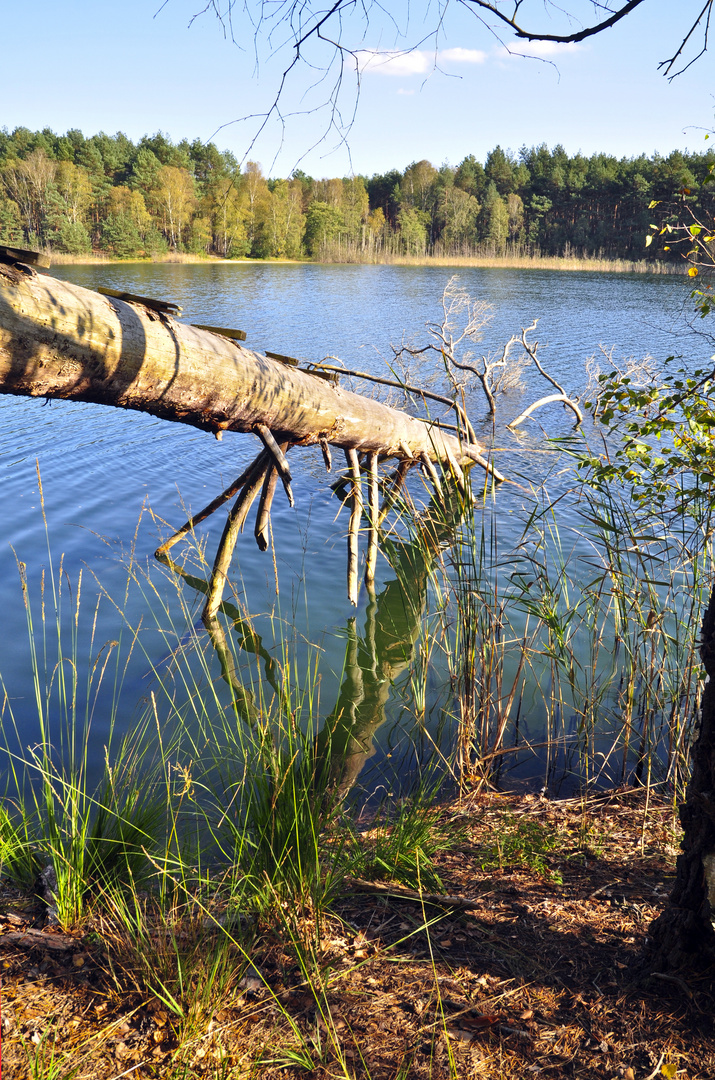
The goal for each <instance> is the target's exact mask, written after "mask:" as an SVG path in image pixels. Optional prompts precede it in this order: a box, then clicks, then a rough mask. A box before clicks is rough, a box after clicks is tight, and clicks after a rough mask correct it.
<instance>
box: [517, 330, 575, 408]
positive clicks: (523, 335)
mask: <svg viewBox="0 0 715 1080" xmlns="http://www.w3.org/2000/svg"><path fill="white" fill-rule="evenodd" d="M538 321H539V320H538V319H534V321H533V323H532V324H531V326H527V327H526V329H523V328H522V331H521V343H522V345H523V346H524V349H525V351H526V352H527V353H528V354H529V356H530V357H531V359H532V360H533V361H534V364H535V365H536V367H537V368H538V370H539V371H540V372H541V374H542V375H543V376H544V378H545V379H546V380H548V382H550V383H551V385H552V386H555V387H556V389H557V390H558V391H559V393H560V394H563V395H564V397H568V394H567V393H566V391H565V390H564V388H563V386H562V385H561V383H557V382H556V379H554V378H553V377H552V376H551V375H549V373H548V371H544V369H543V368H542V366H541V364H540V363H539V359H538V357H537V355H536V353H537V351H538V348H539V343H538V341H535V342H534V344H533V345H529V343H528V341H527V340H526V335H527V334H528V333H530V332H531V331H532V330H536V324H537V322H538Z"/></svg>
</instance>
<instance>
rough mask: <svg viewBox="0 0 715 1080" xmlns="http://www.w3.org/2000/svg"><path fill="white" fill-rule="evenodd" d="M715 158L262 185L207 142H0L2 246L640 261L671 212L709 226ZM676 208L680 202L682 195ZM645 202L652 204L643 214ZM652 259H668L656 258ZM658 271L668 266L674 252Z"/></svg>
mask: <svg viewBox="0 0 715 1080" xmlns="http://www.w3.org/2000/svg"><path fill="white" fill-rule="evenodd" d="M713 164H715V151H713V150H709V151H707V152H706V153H701V154H690V153H681V152H679V151H674V152H673V153H671V154H669V155H668V156H667V157H662V156H660V155H658V154H654V155H653V156H652V157H646V156H645V155H641V156H640V157H633V158H620V159H619V158H615V157H611V156H609V155H607V154H593V155H591V157H585V156H583V155H582V154H575V155H573V156H569V155H568V154H567V153H566V151H565V150H564V149H563V147H561V146H556V147H554V148H553V149H552V150H549V149H548V147H546V146H545V145H542V146H538V147H532V148H531V149H529V148H527V147H523V148H522V149H521V150H520V151H519V153H518V154H513V153H511V152H510V151H504V150H502V149H501V147H499V146H497V147H496V148H495V149H494V150H492V151H491V152H490V153H489V154H488V155H487V159H486V161H485V162H484V164H482V163H481V162H480V161H477V159H476V158H475V157H474V156H473V155H470V156H469V157H466V158H465V159H464V161H462V162H461V163H460V164H459V165H458V166H457V167H456V168H454V167H452V166H450V165H443V166H441V167H440V168H436V167H435V166H434V165H432V164H431V163H430V162H429V161H418V162H415V163H413V164H412V165H410V166H409V167H408V168H407V169H405V170H404V172H400V171H399V170H393V171H391V172H387V173H384V174H378V175H375V176H372V177H370V178H368V177H365V176H351V177H346V178H336V179H332V180H328V179H322V180H316V179H314V178H313V177H310V176H307V175H306V174H305V173H304V172H301V171H296V172H294V173H293V175H292V176H291V177H290V179H284V180H281V179H268V178H266V177H265V176H264V175H263V172H262V170H261V167H260V165H258V164H256V163H255V162H248V164H247V165H246V167H245V168H244V169H241V168H240V167H239V165H238V163H237V161H236V159H235V157H234V156H233V154H231V153H230V152H228V151H220V150H218V149H217V147H216V146H215V145H214V144H213V143H208V144H206V143H202V142H201V141H199V140H198V139H197V140H195V141H194V142H188V141H187V140H182V141H181V142H179V143H176V144H175V143H173V142H172V141H171V140H170V139H169V138H167V137H166V136H165V135H163V134H161V133H160V132H159V133H157V134H156V135H152V136H144V138H142V139H141V140H139V142H138V143H134V142H132V141H131V140H130V139H128V138H127V137H126V136H125V135H123V134H121V133H118V134H116V135H113V136H110V135H105V134H104V133H100V134H99V135H93V136H92V137H91V138H85V137H84V135H83V134H82V133H81V132H80V131H68V132H67V133H66V134H65V135H56V134H55V133H54V132H52V131H50V130H48V129H45V130H44V131H38V132H32V131H29V130H28V129H27V128H16V129H15V130H14V131H13V132H11V133H10V132H8V131H7V129H3V130H2V131H0V242H3V243H6V244H16V245H20V246H28V247H43V248H46V249H49V250H54V251H60V252H66V253H69V254H75V255H81V254H83V253H85V252H90V251H103V252H106V253H107V254H111V255H114V256H119V257H129V256H135V255H160V254H163V253H166V252H169V251H181V252H190V253H194V254H206V255H216V256H219V257H222V258H232V257H233V258H235V257H239V256H249V257H254V258H281V257H283V258H300V257H302V256H308V257H313V258H317V259H336V260H337V259H339V260H346V261H351V260H360V261H363V260H371V259H379V258H380V257H381V256H384V255H393V256H395V255H417V256H425V255H457V254H460V255H468V254H478V253H490V254H502V253H503V254H506V253H507V252H515V251H519V252H539V253H541V254H543V255H562V254H565V253H571V254H583V255H586V256H589V255H593V256H596V255H598V256H605V257H612V258H627V259H633V258H635V259H640V258H643V257H644V255H645V249H644V237H645V235H646V233H647V232H648V229H649V225H650V224H651V223H652V222H654V221H659V220H663V219H664V218H666V217H667V215H668V213H669V211H670V210H671V209H672V205H673V199H674V198H675V197H680V198H686V199H688V200H690V201H691V203H693V204H694V209H695V210H696V212H697V213H698V214H699V215H701V216H702V217H704V218H707V217H708V216H710V217H712V214H713V194H712V193H711V188H710V187H709V186H708V185H707V183H706V178H707V176H708V174H709V170H710V167H711V165H713ZM679 193H680V195H679ZM653 200H662V202H661V204H660V205H659V207H658V208H656V209H655V210H652V209H651V210H649V208H648V207H649V204H650V203H651V202H652V201H653ZM648 256H649V257H651V258H652V257H654V256H655V257H658V258H664V257H665V258H667V257H668V253H665V255H664V253H663V248H662V245H660V244H658V243H656V244H653V245H652V246H651V247H650V248H649V249H648ZM670 257H677V256H673V255H672V253H671V255H670Z"/></svg>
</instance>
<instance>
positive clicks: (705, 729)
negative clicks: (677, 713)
mask: <svg viewBox="0 0 715 1080" xmlns="http://www.w3.org/2000/svg"><path fill="white" fill-rule="evenodd" d="M700 655H701V656H702V659H703V664H704V665H705V671H706V672H707V674H708V682H707V683H706V685H705V690H704V691H703V698H702V706H701V722H700V731H699V733H698V738H697V741H696V743H695V747H694V749H693V772H692V776H691V778H690V783H689V784H688V791H687V795H686V798H685V802H684V803H683V804H682V805H681V807H680V822H681V824H682V826H683V830H684V834H685V835H684V837H683V843H682V852H681V854H680V855H679V856H678V861H677V867H676V877H675V886H674V887H673V891H672V893H671V896H670V904H669V906H668V907H667V908H666V909H665V911H664V912H663V914H662V915H660V916H659V918H657V919H656V920H655V922H653V923H652V925H651V927H650V931H649V936H650V938H651V946H650V949H649V950H648V957H647V959H648V961H649V964H650V967H651V969H652V970H655V971H661V972H665V971H677V970H680V971H683V970H685V971H687V970H688V969H700V970H702V969H703V968H704V967H708V966H710V965H712V964H715V929H714V927H713V923H714V921H715V588H714V589H713V593H712V596H711V597H710V603H709V605H708V609H707V611H706V613H705V618H704V619H703V633H702V644H701V649H700Z"/></svg>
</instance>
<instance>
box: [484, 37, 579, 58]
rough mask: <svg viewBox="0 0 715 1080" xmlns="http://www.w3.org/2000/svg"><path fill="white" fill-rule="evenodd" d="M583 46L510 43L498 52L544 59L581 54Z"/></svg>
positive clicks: (559, 43) (563, 43) (532, 42)
mask: <svg viewBox="0 0 715 1080" xmlns="http://www.w3.org/2000/svg"><path fill="white" fill-rule="evenodd" d="M582 48H583V46H581V45H579V44H578V43H577V42H575V41H568V42H562V41H510V42H508V43H507V45H506V46H505V47H504V49H503V50H502V49H499V52H500V53H501V54H502V55H504V53H507V55H508V54H511V55H516V56H539V57H544V58H545V59H551V57H558V56H564V55H565V54H566V53H575V52H581V50H582Z"/></svg>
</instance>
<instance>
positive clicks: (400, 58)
mask: <svg viewBox="0 0 715 1080" xmlns="http://www.w3.org/2000/svg"><path fill="white" fill-rule="evenodd" d="M356 56H357V62H358V65H359V67H360V71H361V72H363V73H365V72H370V73H372V74H376V75H378V74H379V75H398V76H400V77H402V78H404V77H405V76H408V75H427V74H429V72H431V71H434V69H435V66H437V67H439V66H441V65H442V64H443V63H444V64H481V63H483V62H484V61H485V60H486V59H487V54H486V53H485V52H482V51H481V50H480V49H461V48H454V49H439V50H438V51H437V52H436V53H435V52H434V51H433V50H431V49H412V50H411V51H406V52H388V51H385V52H380V51H378V50H377V49H375V50H372V49H361V50H360V52H358V53H357V54H356Z"/></svg>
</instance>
